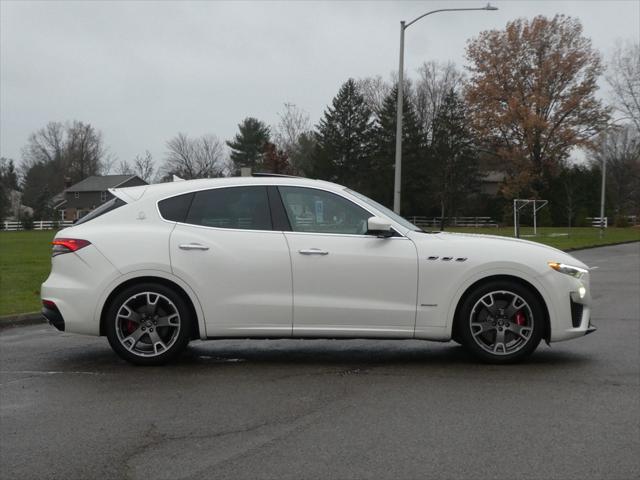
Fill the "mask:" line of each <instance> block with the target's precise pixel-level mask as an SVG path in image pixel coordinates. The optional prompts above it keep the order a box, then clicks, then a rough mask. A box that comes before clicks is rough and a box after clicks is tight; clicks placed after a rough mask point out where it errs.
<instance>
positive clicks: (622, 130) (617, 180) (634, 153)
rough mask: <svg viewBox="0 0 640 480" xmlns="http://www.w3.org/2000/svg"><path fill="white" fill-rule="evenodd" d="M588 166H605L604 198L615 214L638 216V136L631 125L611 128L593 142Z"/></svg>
mask: <svg viewBox="0 0 640 480" xmlns="http://www.w3.org/2000/svg"><path fill="white" fill-rule="evenodd" d="M590 161H591V163H592V164H594V165H596V166H598V167H601V166H602V164H603V163H604V162H606V164H607V191H608V195H607V196H608V197H609V198H610V199H611V201H612V203H613V205H615V207H614V208H615V210H616V213H619V214H639V213H640V133H639V132H638V130H637V129H636V128H635V126H634V125H631V124H628V125H625V126H622V127H612V128H610V129H609V130H607V131H606V132H603V133H602V134H601V135H600V136H599V137H598V139H597V142H596V148H595V149H594V150H593V152H592V154H591V155H590Z"/></svg>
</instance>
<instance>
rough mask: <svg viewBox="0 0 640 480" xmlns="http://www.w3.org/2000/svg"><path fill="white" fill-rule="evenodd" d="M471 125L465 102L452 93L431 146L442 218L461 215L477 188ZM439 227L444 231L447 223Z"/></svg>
mask: <svg viewBox="0 0 640 480" xmlns="http://www.w3.org/2000/svg"><path fill="white" fill-rule="evenodd" d="M468 125H469V122H468V119H467V113H466V107H465V105H464V103H463V102H462V101H461V100H460V98H459V97H458V95H457V94H456V93H455V92H454V91H451V92H449V93H448V94H447V96H446V97H445V99H444V101H443V104H442V107H441V109H440V111H439V112H438V115H437V117H436V119H435V122H434V127H433V142H432V147H431V148H432V156H433V160H432V168H431V175H430V177H431V180H432V182H431V187H430V190H431V192H432V193H433V195H434V200H435V201H436V202H437V204H438V205H439V206H440V214H441V216H442V217H443V218H444V217H447V216H453V215H458V214H459V213H460V211H459V209H460V208H461V207H462V206H463V205H464V201H465V200H467V199H468V198H469V197H470V195H471V194H473V193H475V192H476V191H477V188H478V175H479V174H478V156H477V151H476V149H475V145H474V137H473V136H472V134H471V131H470V130H469V128H468ZM440 227H441V229H443V228H444V220H443V222H442V223H441V225H440Z"/></svg>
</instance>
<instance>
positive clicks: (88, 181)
mask: <svg viewBox="0 0 640 480" xmlns="http://www.w3.org/2000/svg"><path fill="white" fill-rule="evenodd" d="M138 185H147V182H145V181H144V180H142V179H141V178H140V177H138V176H137V175H102V176H100V175H94V176H91V177H87V178H85V179H84V180H82V181H81V182H78V183H76V184H75V185H71V186H69V187H67V188H66V189H65V190H64V191H63V192H61V193H59V194H58V195H56V196H55V197H53V209H54V210H55V211H56V212H57V216H58V218H59V219H60V220H63V221H64V220H77V219H78V218H81V217H83V216H84V215H86V214H87V213H89V212H90V211H91V210H93V209H95V208H97V207H99V206H100V205H102V204H103V203H104V202H106V201H108V200H111V199H112V198H113V195H111V194H110V193H109V190H108V189H109V188H116V187H118V188H123V187H136V186H138Z"/></svg>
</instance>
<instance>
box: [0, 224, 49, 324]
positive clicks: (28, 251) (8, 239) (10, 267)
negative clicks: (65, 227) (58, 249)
mask: <svg viewBox="0 0 640 480" xmlns="http://www.w3.org/2000/svg"><path fill="white" fill-rule="evenodd" d="M54 234H55V231H54V230H45V231H37V232H36V231H31V232H0V316H1V315H11V314H15V313H25V312H34V311H36V310H39V309H40V284H41V283H42V282H44V281H45V280H46V278H47V275H49V270H50V269H51V243H50V242H51V240H52V239H53V236H54Z"/></svg>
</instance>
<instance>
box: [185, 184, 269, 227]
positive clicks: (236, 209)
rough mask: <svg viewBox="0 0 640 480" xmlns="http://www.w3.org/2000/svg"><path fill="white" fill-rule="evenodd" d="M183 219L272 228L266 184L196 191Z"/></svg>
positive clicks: (201, 223) (204, 223)
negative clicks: (264, 185)
mask: <svg viewBox="0 0 640 480" xmlns="http://www.w3.org/2000/svg"><path fill="white" fill-rule="evenodd" d="M185 222H186V223H191V224H194V225H204V226H206V227H217V228H238V229H246V230H271V215H270V213H269V198H268V196H267V187H263V186H256V187H229V188H216V189H212V190H204V191H201V192H196V193H195V196H194V197H193V202H192V203H191V208H189V213H188V214H187V218H186V220H185Z"/></svg>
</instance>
